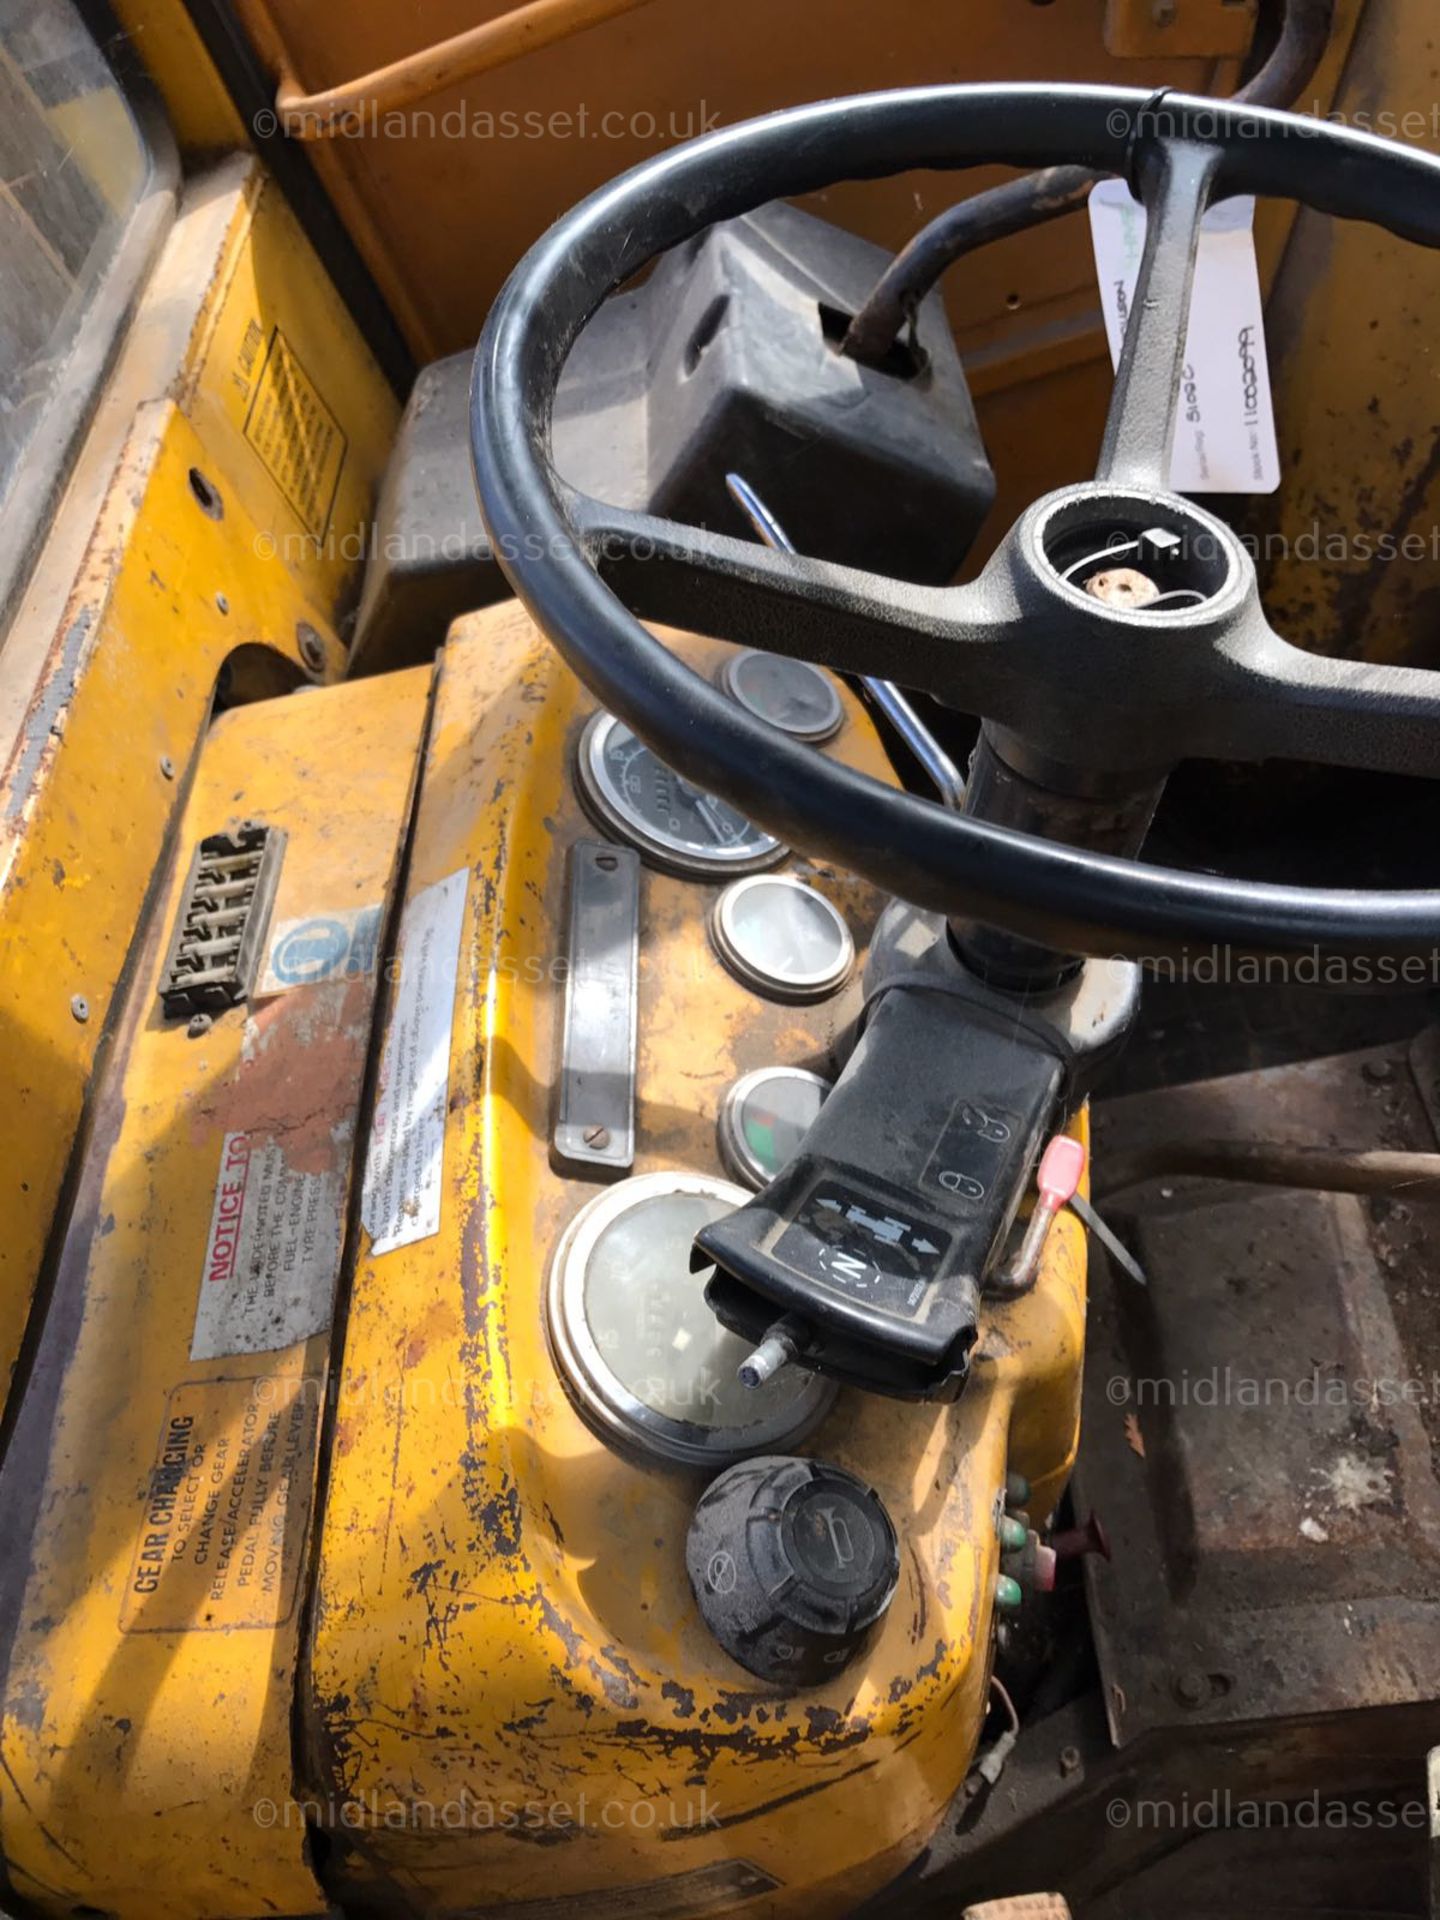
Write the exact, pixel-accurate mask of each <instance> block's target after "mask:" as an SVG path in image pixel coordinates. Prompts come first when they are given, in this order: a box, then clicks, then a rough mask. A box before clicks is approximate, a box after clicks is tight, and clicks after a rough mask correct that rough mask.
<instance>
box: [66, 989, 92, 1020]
mask: <svg viewBox="0 0 1440 1920" xmlns="http://www.w3.org/2000/svg"><path fill="white" fill-rule="evenodd" d="M70 1011H71V1013H72V1014H73V1015H74V1017H75V1019H77V1020H78V1021H79V1022H80V1024H81V1026H82V1027H83V1026H84V1024H85V1022H86V1021H87V1020H88V1019H89V1018H90V1002H89V1001H88V1000H87V999H86V998H85V996H84V994H83V993H75V994H72V995H71V996H70Z"/></svg>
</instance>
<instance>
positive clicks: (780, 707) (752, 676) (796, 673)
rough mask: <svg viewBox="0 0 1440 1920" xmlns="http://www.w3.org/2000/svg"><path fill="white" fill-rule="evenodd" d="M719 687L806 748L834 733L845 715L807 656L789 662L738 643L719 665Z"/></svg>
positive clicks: (823, 676) (829, 684)
mask: <svg viewBox="0 0 1440 1920" xmlns="http://www.w3.org/2000/svg"><path fill="white" fill-rule="evenodd" d="M720 685H721V686H722V687H723V688H724V689H725V691H726V693H728V694H729V696H730V698H731V699H732V700H735V701H738V702H739V704H740V705H741V706H742V707H744V709H745V711H746V712H747V713H753V714H754V716H755V718H756V719H757V720H763V721H765V723H766V725H767V726H772V727H778V728H779V730H780V731H781V733H788V734H789V735H790V737H791V738H792V739H794V740H808V741H809V742H810V744H811V745H812V746H819V744H820V743H821V741H822V740H829V739H831V738H832V737H833V736H834V735H835V734H837V733H838V732H839V731H840V727H841V723H842V722H843V721H844V718H845V708H844V706H843V705H842V703H841V700H840V694H839V691H838V690H837V688H836V686H835V682H834V681H833V680H832V679H830V677H829V676H828V674H825V673H822V672H821V670H820V669H819V667H816V666H812V665H811V664H810V662H809V661H808V660H791V659H789V658H787V656H786V655H785V654H783V653H762V652H761V651H760V649H759V648H758V647H743V648H742V649H741V650H740V652H738V653H732V654H731V655H730V656H729V658H728V659H727V660H726V662H725V664H724V666H722V667H721V669H720Z"/></svg>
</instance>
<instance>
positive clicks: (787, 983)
mask: <svg viewBox="0 0 1440 1920" xmlns="http://www.w3.org/2000/svg"><path fill="white" fill-rule="evenodd" d="M710 935H711V938H712V939H713V941H714V943H715V951H716V952H717V953H718V954H719V955H720V958H721V959H722V960H723V961H724V962H725V965H726V966H727V967H728V968H729V969H730V971H731V973H733V974H734V975H735V978H736V979H737V980H739V981H741V982H742V983H743V984H744V985H745V986H747V987H750V988H751V989H752V990H753V991H754V992H756V993H763V994H765V995H766V996H767V997H768V998H769V999H771V1000H820V999H823V998H824V996H825V995H826V994H827V993H833V992H834V991H835V989H836V988H837V987H839V986H841V985H843V983H844V982H845V981H846V980H847V979H848V978H849V977H850V970H851V968H852V967H853V966H854V964H855V943H854V941H853V940H852V939H851V938H850V929H849V928H848V927H847V926H846V924H845V922H844V921H843V920H842V919H841V917H840V914H839V912H838V911H837V910H836V908H834V907H833V906H831V904H830V902H829V901H828V900H827V899H826V898H825V896H824V894H823V893H817V892H816V890H815V888H814V887H808V886H806V884H805V882H804V881H803V880H796V879H794V878H793V877H792V876H791V875H789V874H785V873H766V874H759V875H756V876H754V877H753V878H751V879H748V880H737V881H736V882H735V884H734V886H733V887H727V888H726V889H725V891H724V893H722V894H721V896H720V898H719V899H718V900H717V901H716V903H715V911H714V913H713V914H712V916H711V920H710Z"/></svg>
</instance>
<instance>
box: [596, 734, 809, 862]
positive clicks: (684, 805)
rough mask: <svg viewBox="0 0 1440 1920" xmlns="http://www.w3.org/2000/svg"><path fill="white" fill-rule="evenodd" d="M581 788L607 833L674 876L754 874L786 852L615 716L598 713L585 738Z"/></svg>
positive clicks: (752, 822)
mask: <svg viewBox="0 0 1440 1920" xmlns="http://www.w3.org/2000/svg"><path fill="white" fill-rule="evenodd" d="M579 785H580V795H581V798H582V799H583V800H584V801H585V803H586V805H587V806H588V807H589V808H590V811H591V812H592V813H593V814H594V816H595V817H596V819H597V820H598V822H599V823H600V825H601V826H602V827H606V828H608V829H609V830H610V831H611V832H612V833H614V834H617V835H618V836H619V837H620V838H621V839H622V840H625V841H628V842H629V844H630V845H631V846H632V847H635V848H636V849H637V850H638V851H639V852H640V854H641V855H642V856H643V857H644V858H645V859H646V860H648V861H649V862H650V863H651V864H652V865H653V866H657V867H663V868H665V869H666V870H667V871H668V872H670V873H683V874H696V875H700V876H703V877H706V878H708V877H710V876H711V875H714V874H727V873H755V872H757V871H758V870H759V869H760V868H761V867H768V866H773V864H774V863H775V861H777V860H781V859H783V858H784V856H785V853H786V851H787V849H786V848H785V847H784V846H782V845H781V843H780V842H779V841H778V840H777V839H776V838H775V836H774V835H773V834H769V833H766V832H765V830H764V829H763V828H762V827H757V826H756V825H755V823H754V821H753V820H747V819H746V818H745V816H744V814H743V813H741V812H739V811H738V810H737V809H736V808H735V807H732V806H731V805H730V803H729V802H728V801H727V800H721V799H718V798H717V797H716V795H714V794H713V793H706V792H705V791H704V789H703V788H701V787H697V786H696V785H695V784H694V783H693V782H692V781H690V780H687V779H686V778H685V776H684V774H681V773H677V772H676V771H675V769H674V768H673V767H668V766H666V764H665V762H664V761H663V760H661V759H659V758H657V756H656V755H655V754H653V753H652V752H651V751H650V749H649V747H647V746H646V745H645V743H644V741H642V740H637V739H636V737H635V735H634V734H633V733H632V732H631V731H630V729H629V728H628V727H627V726H625V725H624V724H623V723H622V722H621V721H619V720H617V719H616V717H615V715H614V714H613V713H597V714H596V715H595V717H594V719H593V720H591V721H590V723H589V725H588V726H587V727H586V729H585V731H584V733H583V734H582V735H581V738H580V758H579Z"/></svg>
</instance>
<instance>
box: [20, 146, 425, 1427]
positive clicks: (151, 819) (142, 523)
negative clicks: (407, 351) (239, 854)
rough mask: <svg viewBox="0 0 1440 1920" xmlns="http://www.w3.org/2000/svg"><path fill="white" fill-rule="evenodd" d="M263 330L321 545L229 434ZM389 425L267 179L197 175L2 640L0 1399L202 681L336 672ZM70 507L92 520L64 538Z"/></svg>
mask: <svg viewBox="0 0 1440 1920" xmlns="http://www.w3.org/2000/svg"><path fill="white" fill-rule="evenodd" d="M277 328H278V329H280V330H281V331H282V332H283V334H284V335H285V337H286V338H287V339H288V341H289V342H290V345H291V348H292V350H293V352H294V354H295V355H296V356H298V358H299V359H300V361H301V362H302V363H303V364H304V366H305V367H307V368H308V369H310V370H312V372H313V375H314V378H315V380H316V381H317V382H318V383H319V390H320V392H321V394H322V397H323V399H324V401H325V403H326V407H327V408H328V410H329V412H330V413H331V415H332V416H333V417H334V418H335V420H336V421H338V423H339V427H340V430H341V431H342V432H343V434H344V437H345V443H346V445H345V454H344V460H343V462H342V464H341V466H340V469H339V474H338V481H337V484H336V486H335V490H334V494H333V499H332V500H331V501H330V504H329V526H328V531H327V532H326V533H325V534H324V536H323V538H322V537H317V536H316V534H315V533H314V531H313V526H312V527H310V528H307V527H306V525H305V524H304V523H303V521H302V519H301V517H300V515H299V514H298V513H297V511H296V509H295V508H294V507H293V506H292V505H291V503H290V500H289V498H288V497H287V493H286V490H285V488H284V487H283V486H282V485H281V482H280V481H279V480H277V478H276V473H275V470H274V469H276V468H279V467H281V464H282V463H281V461H280V458H279V455H278V453H277V451H276V448H275V446H274V443H273V441H271V442H267V447H268V449H269V453H270V459H271V465H269V466H267V464H266V461H265V458H264V457H262V453H261V451H259V450H258V449H257V446H256V444H255V440H256V437H257V436H256V434H255V433H254V431H253V429H252V434H251V437H249V438H247V436H246V431H245V428H246V419H247V409H248V407H249V405H250V402H251V400H252V399H253V398H254V388H255V384H256V382H257V380H258V378H259V368H260V365H261V361H262V357H263V353H264V349H265V345H266V343H267V342H268V341H270V340H271V339H272V337H273V335H274V333H275V330H276V329H277ZM395 419H396V407H395V403H394V400H393V397H392V396H391V395H390V393H389V391H388V389H386V388H385V387H384V385H383V382H382V381H381V379H380V376H379V374H378V372H377V370H376V369H375V367H374V365H373V363H372V362H371V361H370V359H369V356H368V354H367V353H366V351H365V349H364V347H363V345H362V344H361V342H360V339H359V336H358V335H357V333H356V332H355V329H354V327H353V324H352V323H351V322H350V320H349V319H348V317H347V316H346V314H345V312H344V310H343V308H342V307H341V306H340V303H339V300H338V298H337V296H336V295H335V293H334V291H333V289H331V288H330V286H329V284H328V282H326V281H325V279H324V276H323V274H322V273H321V270H320V268H319V265H318V262H317V261H316V259H315V257H314V255H313V253H311V251H310V249H309V248H308V246H307V245H306V243H305V241H304V239H303V236H302V235H301V234H300V232H299V230H298V228H297V227H296V225H295V223H294V219H293V216H292V215H291V214H290V213H289V211H288V209H286V207H285V206H284V204H283V202H282V201H281V199H280V197H279V195H278V194H277V193H276V192H275V191H274V189H273V188H268V187H266V186H264V185H263V183H262V180H261V176H260V175H259V174H258V172H256V171H255V170H254V169H253V168H250V167H248V166H246V165H245V164H244V163H238V162H231V163H227V165H226V166H225V167H224V168H222V169H221V170H220V171H219V172H218V173H217V174H216V175H214V176H212V177H210V178H208V179H206V180H202V181H199V182H197V183H195V185H194V186H193V187H192V188H191V190H190V193H189V196H188V198H187V201H186V203H185V206H184V207H183V208H182V215H181V219H180V221H179V223H178V225H177V227H176V230H175V233H174V235H173V236H172V239H171V241H170V243H169V244H168V246H167V249H166V251H165V253H164V255H163V256H162V259H161V261H160V263H159V265H158V266H157V268H156V272H155V276H154V281H153V283H152V287H151V290H150V293H149V294H148V295H147V296H146V297H145V298H143V299H142V302H141V305H140V308H139V311H138V314H137V317H136V321H135V325H134V329H133V331H132V334H131V338H130V343H129V345H128V346H127V347H126V349H125V350H124V352H123V353H122V355H121V358H120V360H119V362H118V364H117V366H116V369H115V372H114V375H113V377H112V380H111V383H110V387H109V389H108V390H107V396H106V398H105V400H104V401H103V402H102V405H101V407H100V409H99V411H98V413H97V420H96V426H95V428H94V431H93V432H92V435H91V440H90V442H89V443H87V446H86V449H85V450H84V451H83V452H82V454H81V455H80V458H79V463H78V465H77V471H76V479H75V481H74V483H73V484H72V487H71V493H70V499H69V502H68V503H67V506H66V507H65V508H64V509H63V511H62V515H61V517H60V522H59V523H58V531H57V536H56V538H57V540H58V539H59V538H60V537H61V535H62V534H63V535H64V537H65V538H66V539H72V538H73V541H74V544H75V546H76V551H77V554H79V555H81V556H82V557H80V558H79V561H78V565H76V566H75V567H74V570H73V572H72V571H71V570H70V567H69V565H68V564H66V563H62V561H61V560H60V559H56V558H53V557H52V556H51V555H47V556H44V557H42V560H41V562H40V566H39V569H38V571H37V575H36V581H35V582H34V583H32V586H31V588H30V589H29V590H28V591H27V594H26V596H25V598H24V600H23V601H22V604H21V607H20V609H19V612H18V614H17V616H16V621H15V624H14V626H13V627H12V629H11V631H10V632H9V634H8V635H7V637H6V640H5V652H4V660H5V676H4V681H3V686H0V736H3V735H5V727H6V725H7V724H9V722H10V721H12V720H13V737H10V736H6V737H3V738H0V759H3V760H4V761H5V771H4V775H3V779H0V945H3V949H4V953H5V965H4V967H3V969H0V1214H3V1217H4V1220H5V1228H6V1231H5V1234H4V1236H3V1237H0V1404H3V1401H4V1399H5V1397H6V1395H7V1393H8V1388H9V1381H10V1375H11V1371H12V1368H13V1366H14V1363H15V1359H16V1355H17V1353H18V1351H19V1346H20V1341H21V1337H22V1334H23V1332H24V1329H25V1324H26V1321H27V1318H28V1315H29V1311H30V1303H31V1299H32V1297H33V1293H34V1289H35V1285H36V1278H37V1274H38V1272H39V1270H40V1265H41V1260H42V1257H43V1253H44V1249H45V1246H46V1242H47V1238H48V1237H49V1236H50V1234H51V1232H52V1226H53V1222H54V1219H55V1213H56V1208H57V1204H58V1202H59V1197H60V1192H61V1183H62V1180H63V1177H64V1174H65V1169H66V1166H67V1162H68V1160H69V1157H70V1153H71V1148H72V1145H73V1142H74V1139H75V1135H76V1130H77V1127H78V1125H79V1122H80V1116H81V1112H82V1108H83V1104H84V1100H85V1097H86V1089H87V1084H88V1081H89V1077H90V1073H91V1069H92V1067H93V1064H94V1061H95V1056H96V1050H97V1047H98V1045H99V1043H100V1040H101V1038H102V1036H103V1034H104V1032H105V1030H106V1023H107V1017H108V1014H109V1011H110V1008H111V1004H112V1000H113V997H114V995H115V990H116V985H117V982H118V981H119V979H120V977H121V970H122V968H123V966H124V964H125V961H126V957H127V955H128V953H129V951H130V947H131V942H132V940H133V938H134V935H135V930H136V927H137V925H138V924H139V922H140V918H141V912H142V907H143V903H144V901H145V897H146V893H147V890H148V888H149V887H150V885H151V882H152V878H153V875H154V873H155V870H156V867H157V865H158V863H159V862H160V860H161V858H162V857H163V854H164V850H165V842H166V835H167V832H168V831H169V830H170V828H171V826H172V824H173V821H174V817H175V813H176V809H177V807H178V806H179V804H180V801H181V798H182V797H183V793H184V782H185V778H186V775H187V770H188V768H189V766H190V762H191V758H192V755H193V754H194V751H195V748H196V744H197V742H198V740H199V739H200V737H201V734H202V731H203V728H204V724H205V719H206V716H207V714H208V712H209V709H210V705H211V701H212V697H213V694H214V691H215V687H216V683H217V677H218V676H219V675H220V674H221V672H222V669H225V668H226V663H227V662H228V663H230V668H231V671H232V673H233V678H234V681H235V684H236V687H237V688H239V687H242V686H251V687H253V686H256V685H259V686H261V687H264V686H266V685H268V684H276V683H278V684H286V683H288V682H292V681H294V680H296V679H299V678H302V677H303V676H304V672H305V669H304V667H303V664H302V656H301V652H300V646H299V630H300V628H301V625H302V623H303V624H304V625H306V626H309V627H310V628H312V629H313V630H314V632H315V635H316V637H317V639H318V642H319V644H320V647H321V649H322V653H323V656H324V661H325V666H324V668H323V672H324V673H326V674H328V675H333V674H336V673H338V672H339V671H340V670H341V668H342V667H343V663H344V652H343V648H342V647H341V645H340V643H339V640H338V638H337V629H338V626H339V623H340V621H341V619H342V617H343V615H344V612H345V610H346V608H347V606H348V604H349V603H350V601H351V599H352V598H353V596H354V592H355V588H356V583H357V581H358V577H359V570H360V561H361V558H362V554H363V546H364V529H365V528H366V527H367V526H368V521H369V513H370V509H371V502H372V497H373V493H374V489H375V486H376V484H377V481H378V476H379V473H380V470H381V466H382V464H383V460H384V457H385V453H386V451H387V448H388V443H389V440H390V437H391V435H392V433H393V429H394V424H395ZM107 436H109V437H108V438H107ZM330 464H331V467H332V468H333V457H332V459H331V463H330ZM192 470H193V471H194V472H196V473H198V474H200V475H201V476H203V478H204V480H205V481H206V482H208V483H209V485H210V487H211V488H213V490H214V493H215V495H216V496H217V497H218V501H219V509H220V510H219V513H218V517H217V516H216V513H215V512H214V511H213V510H212V512H209V513H207V512H206V511H204V509H203V508H202V506H201V504H200V502H199V501H198V500H197V497H196V494H195V492H194V490H193V488H192V485H191V479H190V476H191V473H192ZM329 470H330V469H329V468H327V470H326V471H327V473H328V472H329ZM282 471H283V469H282ZM287 477H288V478H289V480H290V483H291V491H292V492H295V491H297V489H296V487H295V485H294V476H293V475H289V476H287ZM92 497H93V500H94V506H93V508H86V507H85V506H84V503H85V501H86V500H88V499H90V498H92ZM212 509H213V503H212ZM82 510H83V511H84V512H85V513H86V515H87V516H88V515H90V514H91V513H93V521H92V520H91V519H90V518H89V517H87V518H85V519H84V520H83V522H82V523H81V524H80V525H79V527H78V529H76V530H74V532H73V534H72V532H71V522H72V521H73V519H74V518H75V517H76V516H78V515H80V514H81V513H82ZM67 516H68V518H67ZM54 544H55V542H54V541H52V547H53V546H54ZM7 703H9V704H7ZM10 704H13V706H14V708H15V712H14V713H13V715H11V714H10V713H9V705H10ZM167 763H168V764H167ZM77 996H78V997H79V998H80V999H82V1000H83V1001H84V1003H85V1011H86V1016H87V1017H86V1018H85V1019H84V1020H83V1021H82V1020H80V1019H77V1018H76V1017H75V1014H74V1012H73V1011H72V1002H73V1001H74V1000H75V998H76V997H77Z"/></svg>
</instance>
